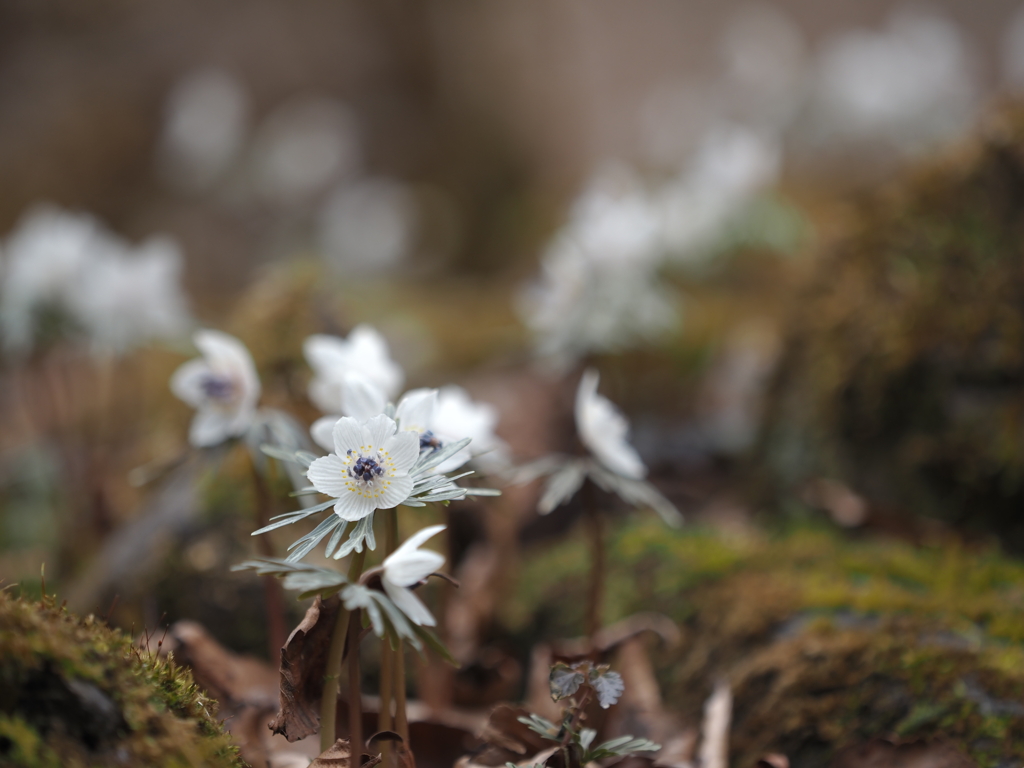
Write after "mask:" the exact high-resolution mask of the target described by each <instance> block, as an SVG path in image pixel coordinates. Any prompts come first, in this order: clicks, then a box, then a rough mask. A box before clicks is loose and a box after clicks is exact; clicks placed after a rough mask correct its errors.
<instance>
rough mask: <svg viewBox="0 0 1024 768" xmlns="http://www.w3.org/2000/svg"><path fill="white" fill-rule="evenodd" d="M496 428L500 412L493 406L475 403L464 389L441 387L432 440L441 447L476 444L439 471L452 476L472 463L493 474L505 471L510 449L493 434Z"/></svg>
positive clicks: (445, 464)
mask: <svg viewBox="0 0 1024 768" xmlns="http://www.w3.org/2000/svg"><path fill="white" fill-rule="evenodd" d="M497 426H498V410H497V409H496V408H495V407H494V406H493V405H491V404H490V403H480V402H476V401H474V400H473V399H471V398H470V396H469V393H468V392H466V390H464V389H463V388H462V387H457V386H455V385H449V386H447V387H442V388H441V389H440V391H439V392H438V395H437V405H436V407H435V408H434V418H433V421H432V422H431V427H430V432H431V433H432V437H436V438H437V439H438V440H439V441H440V443H441V444H442V445H443V444H445V443H452V442H455V441H457V440H462V439H463V438H466V437H468V438H470V439H471V440H472V441H473V442H471V443H470V444H469V445H467V446H466V447H465V448H464V449H463V450H462V451H460V452H459V453H456V454H455V455H454V456H453V457H452V458H451V459H449V461H448V462H445V463H442V464H441V465H440V466H439V467H438V471H439V472H449V471H451V469H456V468H458V467H460V466H462V465H463V464H465V463H466V462H467V461H469V460H474V461H476V462H477V463H478V464H479V465H480V466H481V467H482V468H484V469H490V470H492V471H493V470H497V469H499V468H501V467H503V466H504V465H505V464H506V463H507V449H508V446H507V445H506V444H505V442H504V441H503V440H502V439H501V438H499V437H498V436H497V435H495V434H494V430H495V428H496V427H497ZM421 444H422V441H421ZM449 467H450V469H449Z"/></svg>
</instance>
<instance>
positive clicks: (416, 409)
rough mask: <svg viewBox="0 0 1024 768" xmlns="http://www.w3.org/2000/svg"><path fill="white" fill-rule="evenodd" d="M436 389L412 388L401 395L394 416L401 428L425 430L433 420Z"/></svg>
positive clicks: (417, 430) (416, 430)
mask: <svg viewBox="0 0 1024 768" xmlns="http://www.w3.org/2000/svg"><path fill="white" fill-rule="evenodd" d="M436 405H437V390H436V389H413V390H410V391H408V392H406V393H405V394H404V395H402V400H401V402H399V403H398V410H397V411H396V413H395V418H396V419H397V420H398V425H399V427H400V428H401V429H402V430H412V431H414V432H421V433H422V432H426V431H427V430H428V429H430V427H431V424H432V423H433V421H434V408H435V407H436Z"/></svg>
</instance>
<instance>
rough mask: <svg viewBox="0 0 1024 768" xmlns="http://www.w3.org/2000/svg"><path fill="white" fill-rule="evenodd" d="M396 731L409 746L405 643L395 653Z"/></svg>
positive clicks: (399, 644)
mask: <svg viewBox="0 0 1024 768" xmlns="http://www.w3.org/2000/svg"><path fill="white" fill-rule="evenodd" d="M395 729H396V730H397V731H398V735H399V736H401V737H402V739H403V741H404V742H405V746H406V747H408V746H409V717H408V715H407V714H406V712H405V643H403V642H402V641H401V640H399V641H398V650H397V651H395Z"/></svg>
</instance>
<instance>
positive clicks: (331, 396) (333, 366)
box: [303, 325, 405, 413]
mask: <svg viewBox="0 0 1024 768" xmlns="http://www.w3.org/2000/svg"><path fill="white" fill-rule="evenodd" d="M303 351H304V352H305V355H306V361H307V362H308V363H309V366H310V368H312V369H313V374H314V375H313V380H312V381H311V382H310V383H309V397H310V399H311V400H312V401H313V403H314V404H315V405H316V406H317V407H318V408H319V409H320V410H321V411H323V412H324V413H338V411H339V410H343V409H344V408H345V402H344V394H343V389H344V387H345V381H346V379H348V378H349V377H351V376H353V375H356V376H361V377H363V378H364V379H365V380H367V381H368V382H369V383H370V384H372V385H374V386H375V387H377V388H379V389H381V390H383V392H384V396H385V398H384V399H385V404H386V402H387V398H388V397H394V396H395V395H397V394H398V392H399V390H400V388H401V386H402V381H403V379H404V378H405V374H404V373H403V372H402V368H401V367H400V366H399V365H398V364H397V363H395V362H394V361H393V360H392V359H391V357H390V355H389V354H388V345H387V342H386V341H385V340H384V337H383V336H381V335H380V333H378V332H377V331H376V330H375V329H374V328H372V327H370V326H369V325H358V326H356V327H355V328H354V329H353V330H352V332H351V333H350V334H349V335H348V338H347V339H341V338H338V337H337V336H328V335H326V334H315V335H313V336H310V337H309V338H307V339H306V341H305V343H304V344H303Z"/></svg>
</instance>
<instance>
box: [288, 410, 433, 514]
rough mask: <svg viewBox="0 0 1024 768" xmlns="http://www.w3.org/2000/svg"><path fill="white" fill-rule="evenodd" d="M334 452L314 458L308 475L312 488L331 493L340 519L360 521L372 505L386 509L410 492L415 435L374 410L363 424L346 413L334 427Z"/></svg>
mask: <svg viewBox="0 0 1024 768" xmlns="http://www.w3.org/2000/svg"><path fill="white" fill-rule="evenodd" d="M333 437H334V453H331V454H329V455H328V456H324V457H323V458H320V459H317V460H316V461H314V462H313V463H312V464H311V465H310V467H309V472H308V473H307V477H308V478H309V481H310V483H312V484H313V487H314V488H316V489H317V490H318V491H320V492H321V493H323V494H326V495H328V496H332V497H334V498H335V499H337V501H336V502H335V504H334V511H335V513H336V514H337V515H338V516H339V517H340V518H342V519H343V520H361V519H362V518H364V517H366V516H367V515H369V514H371V513H372V512H373V511H374V510H375V509H390V508H392V507H396V506H398V505H399V504H401V503H402V502H403V501H405V500H406V499H407V498H408V497H409V494H410V493H411V492H412V486H413V480H412V478H411V477H410V476H409V470H410V469H412V466H413V464H415V463H416V459H417V458H418V457H419V439H418V438H417V436H416V435H415V434H414V433H412V432H399V431H398V425H397V424H395V422H394V421H393V420H392V419H390V418H388V417H387V416H385V415H384V414H379V415H377V416H375V417H374V418H372V419H370V420H369V421H368V422H366V423H365V424H360V423H359V422H358V421H356V420H355V419H353V418H351V417H348V416H345V417H342V418H340V419H338V421H337V423H335V425H334V429H333Z"/></svg>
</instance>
